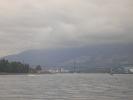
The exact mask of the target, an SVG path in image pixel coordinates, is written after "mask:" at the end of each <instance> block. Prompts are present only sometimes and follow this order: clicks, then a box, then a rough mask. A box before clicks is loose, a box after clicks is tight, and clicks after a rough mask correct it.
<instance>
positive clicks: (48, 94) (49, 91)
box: [0, 74, 133, 100]
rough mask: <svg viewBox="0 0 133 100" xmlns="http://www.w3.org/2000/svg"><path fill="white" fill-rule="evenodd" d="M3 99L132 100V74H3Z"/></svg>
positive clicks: (0, 94)
mask: <svg viewBox="0 0 133 100" xmlns="http://www.w3.org/2000/svg"><path fill="white" fill-rule="evenodd" d="M0 100H133V75H113V76H111V75H108V74H52V75H35V76H34V75H1V76H0Z"/></svg>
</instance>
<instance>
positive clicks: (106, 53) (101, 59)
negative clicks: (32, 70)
mask: <svg viewBox="0 0 133 100" xmlns="http://www.w3.org/2000/svg"><path fill="white" fill-rule="evenodd" d="M4 58H5V59H8V60H10V61H24V62H25V63H29V64H30V65H42V66H66V67H70V68H71V67H72V66H73V65H74V64H75V65H76V66H79V67H80V66H81V67H82V68H83V67H85V68H87V67H111V66H119V65H120V64H132V63H133V44H109V45H93V46H85V47H77V48H61V49H59V48H58V49H40V50H29V51H24V52H22V53H19V54H16V55H10V56H6V57H4Z"/></svg>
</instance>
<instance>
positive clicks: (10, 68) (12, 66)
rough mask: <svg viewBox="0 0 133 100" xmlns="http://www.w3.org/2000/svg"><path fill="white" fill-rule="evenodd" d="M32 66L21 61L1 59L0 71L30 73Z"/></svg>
mask: <svg viewBox="0 0 133 100" xmlns="http://www.w3.org/2000/svg"><path fill="white" fill-rule="evenodd" d="M29 71H30V66H29V65H28V64H23V63H21V62H16V61H14V62H9V61H8V60H5V59H1V60H0V73H28V72H29Z"/></svg>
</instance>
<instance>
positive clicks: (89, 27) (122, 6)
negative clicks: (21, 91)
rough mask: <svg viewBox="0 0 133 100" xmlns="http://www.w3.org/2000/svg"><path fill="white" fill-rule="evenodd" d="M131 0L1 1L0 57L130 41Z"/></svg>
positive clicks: (132, 24)
mask: <svg viewBox="0 0 133 100" xmlns="http://www.w3.org/2000/svg"><path fill="white" fill-rule="evenodd" d="M132 9H133V1H132V0H12V1H11V0H0V46H1V47H0V56H5V55H9V54H13V53H18V52H21V51H24V50H29V49H39V48H56V47H70V46H72V47H74V46H85V45H90V44H91V45H93V44H99V43H116V42H118V43H126V42H133V11H132Z"/></svg>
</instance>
